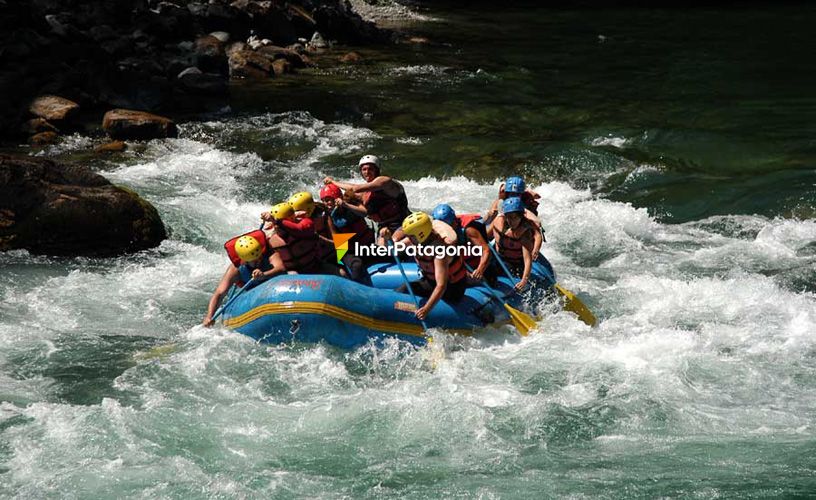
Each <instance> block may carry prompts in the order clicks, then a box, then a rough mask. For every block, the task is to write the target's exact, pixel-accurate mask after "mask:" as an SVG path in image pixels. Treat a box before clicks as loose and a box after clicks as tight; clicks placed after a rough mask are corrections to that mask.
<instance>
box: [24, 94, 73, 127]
mask: <svg viewBox="0 0 816 500" xmlns="http://www.w3.org/2000/svg"><path fill="white" fill-rule="evenodd" d="M28 110H29V111H30V112H31V114H32V115H34V116H38V117H40V118H42V119H43V120H48V121H51V122H62V121H68V120H70V119H71V118H72V117H74V116H76V114H77V113H78V112H79V104H77V103H75V102H74V101H71V100H69V99H65V98H64V97H59V96H55V95H44V96H40V97H38V98H36V99H34V100H33V101H32V102H31V105H30V106H29V107H28Z"/></svg>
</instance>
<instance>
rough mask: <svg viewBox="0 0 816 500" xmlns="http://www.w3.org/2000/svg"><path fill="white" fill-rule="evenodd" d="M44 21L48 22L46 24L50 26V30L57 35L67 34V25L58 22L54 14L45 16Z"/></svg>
mask: <svg viewBox="0 0 816 500" xmlns="http://www.w3.org/2000/svg"><path fill="white" fill-rule="evenodd" d="M45 22H46V23H48V26H50V27H51V31H53V32H54V34H56V35H59V36H68V31H69V27H68V26H67V25H66V24H64V23H62V22H60V20H59V19H58V18H57V16H55V15H54V14H49V15H47V16H45Z"/></svg>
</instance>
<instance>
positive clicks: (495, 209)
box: [484, 198, 499, 234]
mask: <svg viewBox="0 0 816 500" xmlns="http://www.w3.org/2000/svg"><path fill="white" fill-rule="evenodd" d="M498 215H499V200H498V198H497V199H495V200H493V203H491V204H490V210H488V211H487V216H486V217H485V219H484V225H485V227H486V228H487V234H490V233H491V232H492V231H491V230H490V228H491V226H492V225H493V221H494V220H495V219H496V216H498Z"/></svg>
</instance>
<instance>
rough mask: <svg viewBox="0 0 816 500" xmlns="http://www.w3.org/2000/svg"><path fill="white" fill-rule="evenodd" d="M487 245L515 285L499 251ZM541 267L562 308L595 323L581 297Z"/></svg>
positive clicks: (585, 320)
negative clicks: (559, 299)
mask: <svg viewBox="0 0 816 500" xmlns="http://www.w3.org/2000/svg"><path fill="white" fill-rule="evenodd" d="M488 247H489V248H490V251H491V252H492V253H493V257H495V258H496V260H497V261H498V263H499V265H501V268H502V270H504V273H505V274H506V275H507V277H508V278H509V279H510V282H511V283H513V284H514V285H515V284H516V281H515V278H514V277H513V275H512V274H511V273H510V270H509V269H507V265H505V263H504V261H503V260H502V259H501V257H500V256H499V252H497V251H496V249H495V248H493V246H492V245H488ZM541 268H542V269H544V274H545V276H546V277H547V278H549V280H550V281H551V282H552V283H553V287H554V288H555V290H556V291H557V292H558V293H559V294H560V295H561V296H562V297H564V309H566V310H567V311H570V312H572V313H575V314H576V315H577V316H578V319H580V320H581V321H583V322H584V323H586V324H587V325H589V326H595V325H597V324H598V320H597V319H596V318H595V315H594V314H592V311H590V310H589V308H588V307H587V306H586V305H585V304H584V303H583V302H581V299H579V298H578V297H576V296H575V294H574V293H572V292H570V291H569V290H567V289H566V288H564V287H563V286H561V285H559V284H558V283H556V282H555V277H554V276H553V275H552V274H550V271H549V270H548V269H547V266H541Z"/></svg>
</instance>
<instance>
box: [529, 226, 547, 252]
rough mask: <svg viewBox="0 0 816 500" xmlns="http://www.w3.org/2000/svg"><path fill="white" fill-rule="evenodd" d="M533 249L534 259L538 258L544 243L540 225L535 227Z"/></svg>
mask: <svg viewBox="0 0 816 500" xmlns="http://www.w3.org/2000/svg"><path fill="white" fill-rule="evenodd" d="M532 231H533V250H532V252H531V253H532V256H533V260H535V259H537V258H538V253H539V252H541V244H542V243H544V237H543V236H542V235H541V228H540V227H538V226H535V227H533V229H532Z"/></svg>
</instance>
